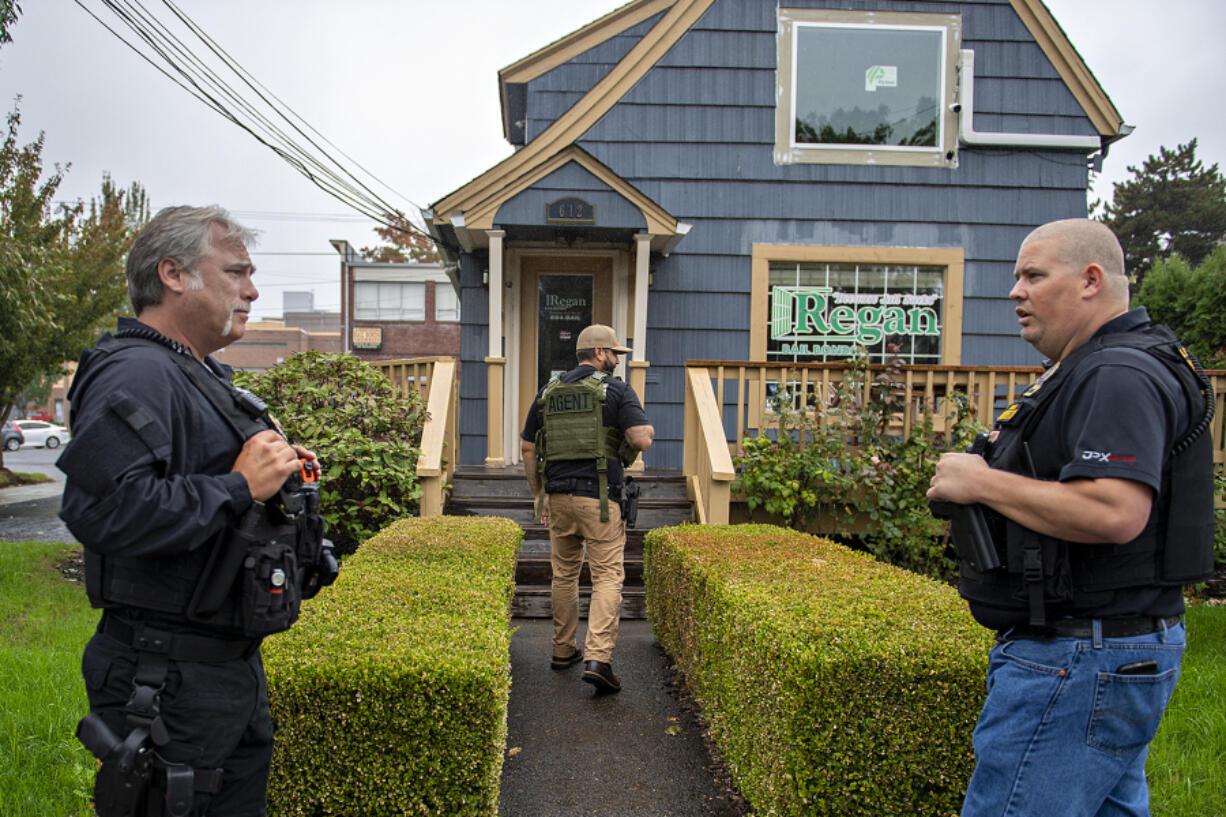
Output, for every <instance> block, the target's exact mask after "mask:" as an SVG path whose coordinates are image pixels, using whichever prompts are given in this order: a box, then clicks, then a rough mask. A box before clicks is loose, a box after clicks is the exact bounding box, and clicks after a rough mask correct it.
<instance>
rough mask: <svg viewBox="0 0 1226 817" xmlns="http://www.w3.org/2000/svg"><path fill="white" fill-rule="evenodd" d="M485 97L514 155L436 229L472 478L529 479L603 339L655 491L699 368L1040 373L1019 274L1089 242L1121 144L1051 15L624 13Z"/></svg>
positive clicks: (655, 6)
mask: <svg viewBox="0 0 1226 817" xmlns="http://www.w3.org/2000/svg"><path fill="white" fill-rule="evenodd" d="M499 89H500V93H501V101H502V120H503V132H504V135H505V137H506V138H507V140H508V141H509V142H510V143H511V144H512V145H514V146H515V148H516V150H515V152H514V153H513V154H511V155H510V156H509V157H508V158H507V159H505V160H504V161H502V162H500V163H499V164H497V165H495V166H494V167H492V168H490V169H489V170H488V171H486V172H485V173H483V174H482V175H480V176H478V177H477V178H475V179H473V180H472V181H470V182H468V183H467V184H465V185H464V186H463V187H460V188H459V189H457V190H456V191H454V192H453V193H451V194H449V195H447V196H445V197H443V198H442V199H440V200H439V201H437V202H435V203H434V205H433V207H432V208H430V209H429V210H427V211H426V212H425V214H424V215H425V217H426V221H427V223H428V225H429V229H430V230H431V231H432V233H433V234H434V236H435V237H436V238H437V239H438V241H439V242H440V243H441V245H442V246H443V248H444V254H445V255H446V256H447V257H448V260H449V261H450V263H451V270H452V273H451V274H452V275H453V276H454V278H455V282H456V283H457V285H458V287H459V289H460V292H461V298H462V303H463V310H462V315H463V318H462V320H463V332H462V344H461V347H462V348H461V362H462V365H461V372H462V377H461V384H460V396H461V411H460V428H459V432H460V438H461V443H460V462H461V464H467V465H481V464H485V465H487V466H500V465H507V464H512V463H515V462H518V461H519V442H518V436H517V435H518V429H519V427H520V425H521V424H522V421H523V417H524V414H525V413H526V411H527V409H528V406H529V404H530V401H531V400H532V397H533V394H534V393H535V391H536V390H537V388H538V387H539V386H540V385H541V384H542V383H543V382H544V381H545V380H546V379H548V377H549V375H550V373H551V372H554V371H557V370H563V369H567V368H570V367H571V366H573V365H574V356H573V354H574V339H575V337H576V335H577V334H578V331H579V330H580V329H581V328H582V327H583V326H585V325H587V324H588V323H591V322H601V323H608V324H611V325H612V326H613V327H614V328H615V329H616V330H617V332H618V334H619V335H620V336H621V337H622V339H623V340H628V341H629V343H630V345H632V346H633V348H634V353H633V355H632V356H631V357H630V360H629V362H628V364H623V365H626V366H627V367H628V368H627V370H626V371H625V372H624V373H623V374H624V376H625V377H626V378H627V379H628V380H629V381H630V383H631V384H632V385H633V386H634V387H635V389H636V390H637V391H638V393H639V395H640V396H641V397H642V398H643V402H644V404H645V406H646V407H647V410H648V412H649V414H650V415H651V417H652V420H653V422H654V423H655V426H656V430H657V437H656V444H655V446H654V447H653V448H652V449H651V451H650V452H649V455H648V461H649V465H650V467H652V468H679V467H681V464H682V459H683V437H684V433H683V427H684V423H685V417H684V415H685V413H686V408H685V406H686V399H685V389H686V386H685V380H686V363H687V361H696V360H701V361H771V362H779V361H785V362H786V361H791V362H795V363H805V362H820V361H832V360H838V359H840V358H843V357H846V356H847V355H848V354H849V353H850V350H851V349H852V348H853V347H854V346H855V345H856V344H863V345H865V346H867V347H868V349H869V351H870V353H871V354H872V355H874V356H875V357H876V358H877V359H880V358H881V356H882V355H883V354H884V353H885V343H886V342H887V341H888V342H891V343H893V344H897V345H898V346H899V347H900V348H901V352H900V353H899V354H900V355H901V357H902V358H903V359H904V360H905V361H906V362H908V363H911V364H916V365H917V366H923V365H942V366H946V367H950V366H956V365H964V366H965V365H975V366H999V367H1007V366H1016V365H1033V364H1035V363H1037V362H1038V361H1037V360H1036V357H1035V354H1034V352H1033V350H1032V349H1031V348H1030V347H1029V346H1028V345H1027V344H1025V343H1023V342H1022V341H1021V340H1020V339H1019V338H1018V337H1017V328H1016V325H1015V324H1014V323H1013V322H1012V321H1010V320H1009V319H1008V314H1009V310H1008V307H1007V294H1008V291H1009V288H1010V286H1011V283H1012V269H1013V260H1014V257H1015V255H1016V251H1017V247H1018V245H1019V244H1020V242H1021V240H1022V238H1023V237H1024V236H1025V235H1026V233H1027V232H1028V231H1030V230H1031V229H1032V228H1033V227H1035V226H1036V225H1038V224H1040V223H1042V222H1045V221H1049V220H1051V219H1056V218H1067V217H1083V216H1085V215H1086V209H1087V206H1086V187H1087V171H1088V168H1089V167H1091V166H1092V165H1093V163H1094V162H1096V161H1101V157H1102V156H1103V155H1105V154H1106V152H1107V150H1108V148H1109V146H1110V145H1111V143H1112V142H1113V141H1114V140H1116V139H1119V138H1121V137H1122V136H1125V135H1127V133H1128V132H1129V130H1130V128H1129V127H1128V126H1126V125H1124V124H1123V123H1122V120H1121V118H1120V115H1119V113H1118V112H1117V111H1116V109H1115V107H1114V106H1113V105H1112V103H1111V101H1110V99H1108V97H1107V95H1106V93H1105V92H1104V91H1103V89H1102V88H1101V87H1100V86H1099V84H1098V82H1097V81H1096V80H1095V78H1094V76H1093V74H1091V72H1090V70H1089V69H1088V68H1087V67H1086V65H1085V63H1084V62H1083V61H1082V59H1081V58H1080V56H1079V55H1078V54H1077V51H1076V50H1075V49H1074V47H1073V46H1072V44H1071V43H1070V42H1069V41H1068V39H1067V38H1066V37H1065V35H1064V32H1063V31H1062V30H1061V28H1060V26H1059V25H1058V23H1057V22H1056V21H1055V20H1054V19H1053V18H1052V16H1051V14H1050V13H1049V12H1048V10H1047V8H1046V7H1045V6H1044V5H1043V3H1042V2H1041V0H960V1H959V2H952V1H950V2H923V1H922V0H634V2H630V3H627V4H626V5H624V6H621V7H620V8H618V9H616V10H615V11H612V12H611V13H610V14H608V15H606V16H605V17H603V18H601V19H599V20H597V21H595V22H593V23H591V24H590V25H588V26H586V27H584V28H582V29H580V30H578V31H576V32H574V33H573V34H571V35H569V36H567V37H564V38H563V39H561V40H558V41H557V42H555V43H553V44H551V45H549V46H547V47H545V48H543V49H541V50H540V51H537V52H536V53H533V54H531V55H529V56H527V57H525V58H524V59H522V60H520V61H519V62H516V63H514V64H513V65H510V66H508V67H506V68H504V69H503V70H502V71H501V72H500V73H499ZM491 295H492V296H494V297H491ZM721 385H722V383H721ZM728 422H729V423H730V424H731V423H732V422H733V421H732V420H729V421H728Z"/></svg>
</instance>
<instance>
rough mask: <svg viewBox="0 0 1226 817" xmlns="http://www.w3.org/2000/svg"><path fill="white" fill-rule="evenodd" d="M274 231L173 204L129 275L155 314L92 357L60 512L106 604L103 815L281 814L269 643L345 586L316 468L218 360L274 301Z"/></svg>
mask: <svg viewBox="0 0 1226 817" xmlns="http://www.w3.org/2000/svg"><path fill="white" fill-rule="evenodd" d="M253 238H254V233H253V232H252V231H250V230H248V229H246V228H244V227H243V226H241V225H240V224H238V223H237V222H235V221H234V220H233V219H232V218H231V217H230V216H229V214H228V213H227V212H226V211H225V210H223V209H221V208H220V207H199V208H197V207H171V208H167V209H165V210H162V211H161V212H159V213H158V214H157V215H156V216H155V217H154V218H153V219H152V220H151V221H150V222H149V224H148V225H147V226H146V227H145V229H144V230H143V231H142V232H141V233H140V235H139V236H138V237H137V239H136V241H135V243H134V244H133V246H132V250H131V252H130V253H129V256H128V261H127V277H128V289H129V294H130V296H131V300H132V307H133V309H134V311H135V313H136V317H135V318H120V319H119V325H118V329H117V331H116V332H115V333H114V335H106V336H104V337H103V338H102V340H100V341H99V342H98V344H97V345H96V346H95V347H94V349H92V350H88V351H86V352H85V353H84V354H83V355H82V358H81V362H80V365H79V367H78V369H77V373H76V377H75V378H74V381H73V384H72V389H71V391H70V392H69V400H70V401H71V403H72V419H73V432H74V434H73V441H72V442H71V443H70V444H69V446H68V447H67V449H66V450H65V452H64V454H63V455H62V456H61V457H60V460H59V463H58V464H59V467H60V468H61V469H62V470H63V471H64V472H65V473H66V474H67V477H68V479H67V483H66V485H65V487H64V495H63V505H62V507H61V510H60V516H61V517H62V518H63V519H64V521H65V522H66V523H67V525H68V527H69V529H70V530H71V531H72V533H73V535H74V536H76V537H77V539H79V540H80V541H81V543H82V544H83V545H84V548H85V566H86V588H87V591H88V595H89V599H90V602H91V604H93V606H95V607H99V608H102V610H103V613H102V617H101V621H100V622H99V625H98V631H97V633H96V634H95V635H94V636H93V638H92V639H91V640H90V641H89V643H88V644H87V645H86V648H85V655H84V658H83V661H82V672H83V675H84V677H85V686H86V691H87V693H88V696H89V703H90V714H89V715H88V716H87V717H86V718H84V719H83V720H82V722H81V725H80V726H79V727H78V731H77V734H78V736H79V737H80V738H81V740H82V742H83V743H85V745H86V746H87V747H88V748H89V749H90V750H91V751H92V752H94V754H95V755H96V756H97V757H98V758H99V760H101V761H102V765H101V768H100V769H99V772H98V776H97V781H96V785H95V800H96V808H97V811H98V814H99V817H118V816H119V815H149V817H153V815H163V814H167V815H169V814H173V815H188V814H191V815H226V817H255V816H257V815H263V814H265V813H266V805H265V791H266V788H267V784H268V773H269V766H270V760H271V756H272V740H273V736H272V724H271V720H270V717H269V710H268V697H267V691H266V689H265V680H264V669H263V664H262V663H261V660H260V652H259V646H260V640H261V639H262V637H263V636H265V635H268V634H270V633H273V632H279V631H281V630H284V629H287V628H288V627H289V626H290V625H291V624H292V623H293V622H294V621H295V620H296V618H297V614H298V609H299V604H300V603H301V599H302V598H304V597H309V596H310V595H313V593H314V592H315V591H317V590H318V587H319V586H321V585H322V584H327V583H328V582H330V581H331V578H332V577H333V576H335V562H334V561H333V562H329V560H330V559H331V553H330V550H329V545H330V543H327V540H324V539H323V538H322V534H323V523H322V520H321V519H320V518H319V515H318V504H317V496H318V494H317V492H315V493H314V497H315V499H314V500H312V499H311V497H312V492H311V491H310V490H307V487H304V486H305V485H306V483H311V482H313V481H314V479H315V475H317V474H318V462H317V460H316V458H315V455H314V454H312V453H311V452H310V451H307V450H306V449H305V448H302V447H301V446H296V445H291V444H290V443H289V442H287V440H286V439H285V438H284V436H283V435H282V434H281V433H280V431H279V430H278V429H277V428H276V426H275V424H274V423H273V422H272V421H271V418H269V417H268V413H267V411H266V410H265V408H264V406H263V404H262V402H261V401H259V399H258V398H255V397H254V395H251V394H250V393H249V392H245V391H243V390H241V389H238V388H236V387H234V386H233V385H232V384H231V383H230V375H231V371H230V369H229V368H228V367H226V366H224V365H223V364H220V363H218V362H217V361H215V360H214V359H213V358H211V357H210V356H209V355H210V354H211V353H212V352H214V351H216V350H217V349H220V348H222V347H224V346H226V345H228V344H230V343H233V342H234V341H236V340H238V339H239V338H241V337H242V336H243V332H244V329H245V327H246V323H247V315H248V313H249V312H250V310H251V304H252V302H253V301H255V299H256V298H257V297H258V295H259V293H258V291H257V290H256V288H255V285H254V284H253V283H252V275H253V273H254V272H255V266H254V265H253V264H252V263H251V258H250V256H249V255H248V254H247V244H249V243H250V242H251V241H252V240H253Z"/></svg>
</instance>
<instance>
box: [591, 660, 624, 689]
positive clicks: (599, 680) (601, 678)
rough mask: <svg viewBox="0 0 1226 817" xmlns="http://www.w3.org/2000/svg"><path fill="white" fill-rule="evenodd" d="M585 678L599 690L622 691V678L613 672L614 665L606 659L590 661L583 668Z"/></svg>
mask: <svg viewBox="0 0 1226 817" xmlns="http://www.w3.org/2000/svg"><path fill="white" fill-rule="evenodd" d="M583 680H584V682H586V683H589V684H591V685H592V686H594V687H596V691H597V692H603V693H606V694H608V693H613V692H621V690H622V682H621V679H620V678H618V677H617V676H616V675H614V674H613V666H612V665H611V664H608V663H606V662H604V661H588V662H587V667H586V668H585V669H584V670H583Z"/></svg>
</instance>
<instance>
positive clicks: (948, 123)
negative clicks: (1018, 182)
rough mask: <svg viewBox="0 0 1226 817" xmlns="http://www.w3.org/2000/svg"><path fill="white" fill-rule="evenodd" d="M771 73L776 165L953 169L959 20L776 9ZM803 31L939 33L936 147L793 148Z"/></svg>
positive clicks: (955, 161) (950, 16)
mask: <svg viewBox="0 0 1226 817" xmlns="http://www.w3.org/2000/svg"><path fill="white" fill-rule="evenodd" d="M778 21H779V25H778V29H777V34H776V52H777V54H778V68H777V70H776V73H775V84H776V96H775V99H776V104H775V163H776V164H780V165H787V164H866V165H903V166H911V167H957V164H958V151H957V147H958V133H957V131H958V114H957V112H956V111H955V110H954V101H955V91H956V88H955V86H956V84H957V61H958V50H959V48H960V47H961V43H962V18H961V15H958V14H930V13H918V12H914V13H913V12H877V11H839V10H833V9H795V8H780V9H779V12H778ZM805 26H820V27H827V28H860V29H865V28H873V27H878V26H880V27H884V28H892V29H942V30H944V32H945V38H944V40H943V50H944V54H943V55H942V64H943V71H942V79H941V103H940V104H941V110H942V115H941V116H940V117H939V118H938V122H939V123H940V136H939V138H938V140H937V144H936V146H934V147H909V146H892V145H849V144H810V143H796V142H794V137H795V128H796V113H795V111H796V84H797V81H796V60H795V54H796V38H797V35H798V32H799V30H800V29H801V28H802V27H805Z"/></svg>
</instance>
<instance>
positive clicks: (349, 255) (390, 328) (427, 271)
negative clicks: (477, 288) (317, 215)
mask: <svg viewBox="0 0 1226 817" xmlns="http://www.w3.org/2000/svg"><path fill="white" fill-rule="evenodd" d="M332 246H333V247H334V248H335V249H336V251H337V252H338V253H339V254H340V256H341V320H342V329H341V333H342V338H343V345H344V348H345V350H346V351H349V352H351V353H353V354H354V355H356V356H357V357H359V358H362V359H363V360H394V359H396V358H405V357H434V356H441V355H447V356H451V357H459V355H460V301H459V298H458V297H457V295H456V288H455V285H454V283H453V281H452V280H451V278H450V277H449V276H448V273H447V271H446V270H445V269H444V268H443V267H442V266H441V265H439V264H419V263H412V262H409V263H403V264H401V263H386V262H375V261H366V260H365V259H363V258H362V257H361V256H359V255H358V254H357V253H356V252H355V251H354V249H353V247H352V246H350V244H349V242H348V241H344V240H333V241H332Z"/></svg>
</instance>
